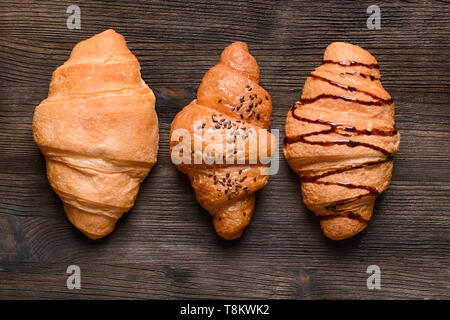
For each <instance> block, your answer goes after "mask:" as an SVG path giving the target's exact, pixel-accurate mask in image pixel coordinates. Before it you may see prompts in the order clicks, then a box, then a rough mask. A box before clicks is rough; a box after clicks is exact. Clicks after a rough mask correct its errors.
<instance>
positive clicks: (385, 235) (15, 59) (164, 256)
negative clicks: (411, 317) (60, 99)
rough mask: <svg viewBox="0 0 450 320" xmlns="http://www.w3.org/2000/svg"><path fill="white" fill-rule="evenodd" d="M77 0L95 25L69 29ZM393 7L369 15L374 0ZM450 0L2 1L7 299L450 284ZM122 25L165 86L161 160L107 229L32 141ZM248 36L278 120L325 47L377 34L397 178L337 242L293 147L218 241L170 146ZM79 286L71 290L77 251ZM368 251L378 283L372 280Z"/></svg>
mask: <svg viewBox="0 0 450 320" xmlns="http://www.w3.org/2000/svg"><path fill="white" fill-rule="evenodd" d="M71 4H78V5H79V7H80V9H81V29H80V30H77V29H73V30H71V29H68V28H67V26H66V19H67V17H68V16H69V14H68V13H66V9H67V7H68V6H69V5H71ZM372 4H378V5H379V6H380V8H381V29H380V30H370V29H368V28H367V25H366V21H367V18H368V17H369V14H368V13H367V12H366V9H367V7H368V6H369V5H372ZM449 20H450V5H449V2H448V1H408V2H404V1H380V2H377V3H375V2H356V1H320V2H318V1H317V2H315V1H295V2H294V1H251V2H248V3H247V2H245V1H222V2H215V3H213V2H211V1H206V0H204V1H193V2H189V3H187V2H186V1H184V0H182V1H170V2H151V3H150V2H149V3H147V2H144V1H142V2H141V1H114V2H113V1H104V2H103V1H77V3H71V2H70V1H13V0H3V1H2V2H1V3H0V123H1V125H0V202H1V203H0V298H2V299H21V298H27V299H28V298H56V299H59V298H88V299H91V298H146V299H148V298H158V299H159V298H238V299H240V298H264V299H265V298H276V299H278V298H283V299H284V298H293V299H330V298H331V299H361V298H362V299H369V298H374V299H381V298H395V299H397V298H398V299H434V298H441V299H442V298H446V299H449V298H450V294H449V288H450V287H449V285H450V263H449V261H450V246H449V245H450V235H449V227H450V223H449V211H448V210H449V209H450V164H449V154H450V140H449V138H450V121H449V120H450V115H449V114H450V40H449V39H450V25H449ZM107 28H114V29H115V30H116V31H117V32H120V33H122V34H123V35H124V36H125V37H126V38H127V41H128V45H129V48H130V49H131V50H132V52H133V53H134V54H135V55H136V56H137V58H138V59H139V61H140V63H141V66H142V76H143V78H144V80H145V81H146V82H147V84H149V86H151V88H152V89H153V90H154V92H155V94H156V96H157V112H158V117H159V125H160V149H159V154H158V163H157V164H156V166H155V167H154V169H153V171H152V172H151V174H150V176H149V177H148V178H147V179H146V180H145V181H144V183H143V184H142V188H141V191H140V193H139V195H138V198H137V201H136V205H135V207H134V208H133V209H132V210H131V211H130V212H129V213H128V214H126V215H125V216H124V217H123V218H122V219H121V220H120V221H119V223H118V226H117V229H116V231H114V233H113V234H112V235H110V236H109V237H107V238H106V239H102V240H99V241H91V240H89V239H87V238H86V237H84V236H83V235H82V234H81V233H80V232H79V231H78V230H76V229H75V228H74V227H73V226H72V225H71V224H70V223H69V222H68V220H67V219H66V217H65V214H64V211H63V208H62V205H61V201H60V200H59V198H58V197H57V196H56V195H55V193H54V192H53V191H52V190H51V189H50V187H49V184H48V181H47V178H46V174H45V161H44V157H43V156H42V155H41V154H40V152H39V150H38V148H37V147H36V145H35V144H34V142H33V140H32V131H31V121H32V116H33V111H34V108H35V106H36V105H38V104H39V103H40V101H41V100H43V99H44V98H45V97H46V96H47V93H48V85H49V81H50V79H51V75H52V71H53V70H54V69H55V68H56V67H57V66H59V65H61V64H62V63H63V62H64V61H65V60H67V58H68V56H69V54H70V51H71V49H72V47H73V46H74V45H75V44H76V43H77V42H79V41H80V40H83V39H86V38H88V37H90V36H92V35H94V34H96V33H98V32H101V31H103V30H105V29H107ZM236 40H241V41H245V42H247V43H248V45H249V47H250V50H251V53H252V54H253V55H254V56H255V57H256V59H257V61H258V63H259V65H260V68H261V70H262V86H263V87H264V88H265V89H266V90H268V92H269V93H270V94H271V95H272V99H273V106H274V112H273V115H272V119H273V124H272V128H276V129H280V132H281V133H282V137H283V136H284V134H283V128H284V121H285V117H286V113H287V112H288V110H289V108H290V106H291V105H292V104H293V103H294V102H295V101H296V100H297V99H298V97H299V96H300V92H301V88H302V86H303V83H304V81H305V78H306V76H307V75H308V74H309V72H310V71H312V70H313V69H314V68H315V67H316V66H318V65H320V64H321V61H322V54H323V51H324V49H325V47H326V46H327V45H328V44H330V43H331V42H334V41H347V42H352V43H354V44H358V45H360V46H362V47H364V48H365V49H367V50H369V51H370V52H371V53H372V54H373V55H374V56H375V57H376V58H377V59H378V62H379V64H380V66H381V72H382V77H383V78H382V80H383V85H384V87H385V88H386V90H387V91H388V92H389V93H390V94H391V95H392V97H393V99H394V100H395V103H396V121H397V128H398V129H399V130H400V131H401V134H402V138H401V139H402V141H401V148H400V152H399V153H398V154H397V156H396V157H395V169H394V174H393V177H392V184H391V186H390V188H389V189H388V190H387V191H386V192H385V193H384V194H383V195H382V196H381V197H379V199H378V201H377V203H376V205H375V210H374V217H373V219H372V221H371V223H370V225H369V227H368V229H367V230H366V231H365V232H363V233H362V234H361V235H360V236H357V237H355V238H353V239H350V240H346V241H342V242H333V241H330V240H327V239H326V238H325V237H324V236H323V235H322V234H321V231H320V227H319V224H318V222H317V220H316V219H314V218H313V217H312V215H311V213H310V212H309V211H308V210H307V209H306V208H305V206H304V205H303V204H302V202H301V194H300V188H299V184H300V182H299V179H298V177H297V176H296V175H295V174H294V172H292V171H291V170H290V169H289V167H288V165H287V163H286V161H285V160H284V158H283V157H281V163H280V170H279V173H278V174H277V175H275V176H273V177H271V179H270V182H269V184H268V185H267V186H266V188H264V189H263V190H262V191H260V192H258V194H257V207H256V213H255V216H254V219H253V221H252V223H251V225H250V227H249V228H248V230H247V232H246V233H245V234H244V236H243V237H242V238H241V239H240V240H237V241H232V242H227V241H224V240H221V239H220V238H219V237H217V236H216V235H215V233H214V230H213V228H212V224H211V218H210V216H209V215H208V214H207V212H206V211H204V210H203V209H201V207H200V206H199V205H198V204H197V202H196V201H195V198H194V193H193V191H192V189H191V186H190V183H189V181H188V179H187V178H186V176H184V175H183V174H181V173H180V172H178V171H177V169H176V168H175V166H174V165H172V164H171V162H170V158H169V148H168V139H169V128H170V124H171V121H172V119H173V118H174V116H175V114H176V113H177V112H179V111H180V110H181V108H183V107H184V106H185V105H187V104H188V103H189V102H190V101H191V100H192V99H194V97H195V93H196V89H197V87H198V85H199V83H200V81H201V79H202V77H203V75H204V73H205V72H206V71H207V70H208V69H209V68H210V67H212V66H213V65H214V64H215V63H216V62H217V61H218V56H219V54H220V52H221V51H222V49H223V48H224V47H225V46H227V45H228V44H230V43H231V42H233V41H236ZM74 264H75V265H78V266H80V268H81V286H82V288H81V289H80V290H76V289H75V290H69V289H67V288H66V279H67V277H68V274H66V269H67V267H68V266H69V265H74ZM369 265H378V266H379V267H380V269H381V290H368V289H367V286H366V280H367V278H368V277H369V274H367V273H366V270H367V267H368V266H369Z"/></svg>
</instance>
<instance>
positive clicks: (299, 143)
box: [284, 42, 400, 240]
mask: <svg viewBox="0 0 450 320" xmlns="http://www.w3.org/2000/svg"><path fill="white" fill-rule="evenodd" d="M399 144H400V133H399V132H398V131H397V130H396V129H395V127H394V103H393V101H392V99H391V96H390V95H389V94H388V93H387V92H386V91H385V90H384V89H383V86H382V85H381V81H380V71H379V66H378V63H377V61H376V60H375V58H374V57H373V56H372V55H371V54H370V53H368V52H367V51H365V50H363V49H362V48H360V47H358V46H355V45H351V44H348V43H341V42H336V43H333V44H331V45H329V46H328V48H327V49H326V50H325V54H324V61H323V64H322V66H320V67H318V68H316V70H315V71H313V72H312V73H311V74H310V75H309V77H308V78H307V80H306V83H305V85H304V87H303V93H302V97H301V99H300V101H299V102H297V103H296V104H295V105H294V106H293V107H292V108H291V110H290V111H289V113H288V115H287V119H286V138H285V144H284V154H285V157H286V159H287V161H288V163H289V165H290V166H291V168H292V169H293V170H294V171H295V172H296V173H297V174H298V175H299V176H300V177H301V181H302V196H303V201H304V203H305V204H306V206H307V207H308V208H309V209H310V210H311V211H313V212H315V214H316V216H318V217H319V219H320V224H321V227H322V230H323V232H324V234H325V235H326V236H327V237H328V238H330V239H334V240H340V239H345V238H348V237H351V236H354V235H356V234H357V233H359V232H361V231H362V230H363V229H364V228H365V227H366V226H367V224H368V222H369V220H370V218H371V216H372V211H373V205H374V202H375V198H376V197H377V196H378V195H379V194H381V193H382V192H383V191H385V190H386V189H387V188H388V186H389V184H390V180H391V175H392V166H393V160H392V156H393V155H394V154H395V153H396V152H397V151H398V148H399Z"/></svg>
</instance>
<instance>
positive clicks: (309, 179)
mask: <svg viewBox="0 0 450 320" xmlns="http://www.w3.org/2000/svg"><path fill="white" fill-rule="evenodd" d="M389 161H392V158H390V157H389V158H387V159H383V160H379V161H370V162H365V163H361V164H359V165H352V166H348V167H345V168H340V169H336V170H330V171H327V172H325V173H322V174H319V175H316V176H302V178H301V180H302V181H303V182H314V181H316V180H318V179H321V178H325V177H328V176H332V175H334V174H338V173H343V172H346V171H351V170H356V169H362V168H365V167H370V166H375V165H378V164H382V163H386V162H389Z"/></svg>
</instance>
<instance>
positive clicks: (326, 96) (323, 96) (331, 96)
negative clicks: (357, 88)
mask: <svg viewBox="0 0 450 320" xmlns="http://www.w3.org/2000/svg"><path fill="white" fill-rule="evenodd" d="M320 99H334V100H337V99H340V100H344V101H348V102H355V103H359V104H362V105H365V106H384V105H386V104H391V103H392V102H393V101H392V99H390V100H389V101H387V102H383V101H379V100H378V101H363V100H359V99H352V98H349V97H346V96H341V95H334V94H325V93H324V94H319V95H318V96H317V97H314V98H301V99H300V102H301V103H302V104H311V103H313V102H316V101H317V100H320Z"/></svg>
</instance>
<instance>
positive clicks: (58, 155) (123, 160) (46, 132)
mask: <svg viewBox="0 0 450 320" xmlns="http://www.w3.org/2000/svg"><path fill="white" fill-rule="evenodd" d="M33 137H34V140H35V142H36V144H37V145H38V146H39V148H40V149H41V151H42V153H43V154H44V156H45V158H46V162H47V175H48V179H49V181H50V185H51V186H52V188H53V190H54V191H55V192H56V193H57V194H58V195H59V196H60V198H61V199H62V201H63V202H64V209H65V211H66V213H67V216H68V218H69V220H70V221H71V222H72V223H73V224H74V225H75V226H76V227H77V228H78V229H80V231H82V232H83V233H84V234H86V235H87V236H88V237H89V238H92V239H98V238H101V237H103V236H105V235H107V234H109V233H110V232H112V230H113V229H114V226H115V224H116V222H117V220H118V219H119V218H120V217H121V216H122V214H123V213H124V212H126V211H128V210H130V209H131V208H132V207H133V205H134V201H135V199H136V196H137V192H138V191H139V184H140V183H141V182H142V180H143V179H144V178H145V177H146V176H147V174H148V173H149V172H150V170H151V168H152V167H153V165H154V164H155V163H156V156H157V151H158V119H157V116H156V112H155V96H154V94H153V92H152V91H151V89H150V88H149V87H148V86H147V85H146V84H145V83H144V81H143V80H142V79H141V76H140V66H139V62H138V61H137V59H136V57H135V56H134V55H133V54H132V53H131V52H130V51H129V49H128V48H127V46H126V42H125V38H124V37H123V36H121V35H120V34H118V33H116V32H115V31H113V30H111V29H110V30H107V31H104V32H102V33H100V34H98V35H96V36H94V37H92V38H90V39H87V40H85V41H82V42H80V43H78V44H77V45H76V46H75V47H74V48H73V50H72V53H71V55H70V58H69V60H68V61H66V63H64V64H63V65H62V66H60V67H59V68H58V69H56V70H55V72H54V73H53V77H52V81H51V84H50V90H49V96H48V98H47V99H45V100H44V101H42V103H41V104H40V105H39V106H37V107H36V110H35V113H34V118H33Z"/></svg>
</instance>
